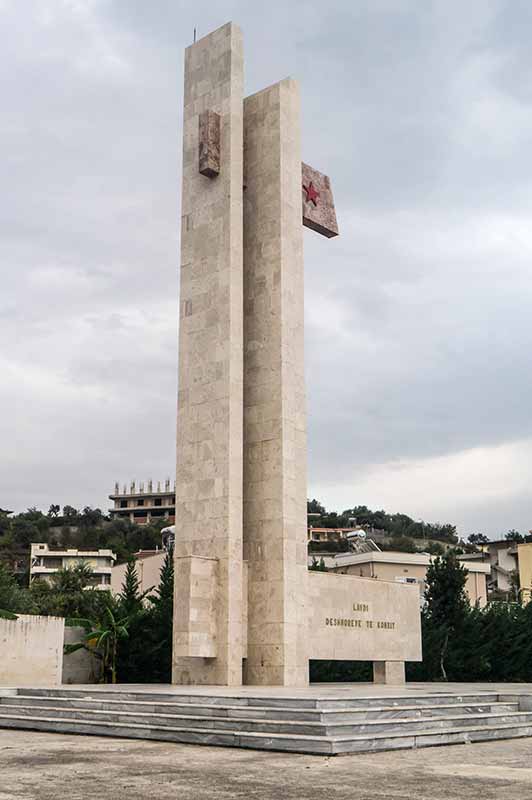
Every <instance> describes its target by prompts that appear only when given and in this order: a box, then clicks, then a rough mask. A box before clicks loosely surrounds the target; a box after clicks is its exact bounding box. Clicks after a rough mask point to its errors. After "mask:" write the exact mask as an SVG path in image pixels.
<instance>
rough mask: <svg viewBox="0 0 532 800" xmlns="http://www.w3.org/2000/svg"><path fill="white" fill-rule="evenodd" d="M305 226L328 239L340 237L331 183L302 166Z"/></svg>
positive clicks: (320, 174)
mask: <svg viewBox="0 0 532 800" xmlns="http://www.w3.org/2000/svg"><path fill="white" fill-rule="evenodd" d="M301 178H302V180H301V192H302V199H303V225H305V226H306V227H307V228H312V230H313V231H316V232H317V233H321V234H322V235H323V236H326V237H327V238H328V239H331V238H332V237H333V236H338V222H337V221H336V211H335V209H334V199H333V195H332V191H331V181H330V180H329V177H328V176H327V175H323V173H321V172H318V170H317V169H313V168H312V167H309V165H308V164H301Z"/></svg>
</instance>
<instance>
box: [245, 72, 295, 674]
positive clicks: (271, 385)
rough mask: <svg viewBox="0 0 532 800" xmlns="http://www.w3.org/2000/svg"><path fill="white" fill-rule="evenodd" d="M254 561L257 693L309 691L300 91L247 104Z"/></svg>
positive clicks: (248, 442)
mask: <svg viewBox="0 0 532 800" xmlns="http://www.w3.org/2000/svg"><path fill="white" fill-rule="evenodd" d="M244 175H245V188H244V557H245V558H246V559H247V562H248V646H247V652H248V656H247V659H246V663H245V671H244V675H245V682H246V683H248V684H262V685H272V686H273V685H282V686H303V685H306V684H307V683H308V654H307V635H306V634H307V619H306V614H305V603H306V594H307V531H306V497H307V495H306V424H305V380H304V357H303V356H304V354H303V227H302V224H301V202H302V201H301V152H300V123H299V90H298V86H297V84H296V82H295V81H293V80H291V79H287V80H284V81H282V82H281V83H278V84H275V85H274V86H271V87H270V88H268V89H265V90H263V91H261V92H258V93H257V94H254V95H252V96H251V97H247V98H246V99H245V100H244Z"/></svg>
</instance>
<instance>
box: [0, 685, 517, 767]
mask: <svg viewBox="0 0 532 800" xmlns="http://www.w3.org/2000/svg"><path fill="white" fill-rule="evenodd" d="M164 688H165V687H161V689H160V690H159V688H158V687H149V688H148V687H147V688H146V690H144V691H143V690H142V688H140V687H139V688H137V687H131V688H128V687H126V686H122V687H116V688H114V687H101V688H100V687H92V688H89V687H87V688H77V689H74V688H59V689H57V688H56V689H42V688H41V689H30V688H24V689H22V688H21V689H0V728H17V729H24V730H29V731H50V732H57V733H75V734H82V735H95V736H112V737H122V738H134V739H150V740H156V741H166V742H181V743H190V744H201V745H218V746H222V747H244V748H251V749H257V750H279V751H289V752H297V753H309V754H316V755H340V754H342V753H344V754H345V753H363V752H373V751H378V750H396V749H406V748H418V747H429V746H434V745H445V744H463V743H471V742H482V741H489V740H494V739H508V738H516V737H527V736H532V711H531V710H530V695H528V696H527V695H526V694H524V692H526V689H524V690H523V695H521V694H510V693H508V694H501V693H500V692H499V691H481V690H479V691H472V692H469V693H459V692H458V691H456V692H453V691H443V692H437V693H436V692H434V691H432V692H431V691H430V690H428V689H427V690H425V691H418V692H415V691H409V692H406V691H403V692H400V691H397V692H396V693H391V692H392V690H391V689H388V690H387V691H388V693H380V694H377V693H375V692H376V690H375V689H370V688H369V687H367V688H366V689H365V690H364V692H362V693H360V694H358V696H357V689H355V688H353V690H352V691H349V687H343V688H341V689H339V690H338V692H335V691H334V690H333V689H331V688H330V687H327V688H321V687H319V686H315V687H310V689H309V690H306V691H305V692H303V691H301V692H298V693H294V695H293V696H291V695H290V693H287V692H278V693H277V694H276V692H275V689H274V688H272V689H270V690H269V691H268V692H267V693H266V692H261V693H254V692H252V691H250V692H245V693H244V692H243V693H238V692H236V691H235V692H234V693H228V692H225V693H223V694H221V693H220V692H219V691H216V690H213V692H212V693H209V689H208V687H205V688H204V689H203V690H202V691H201V692H192V691H180V690H178V689H177V687H176V689H175V691H171V690H170V689H169V690H168V691H165V690H164ZM249 688H250V689H251V687H249ZM180 689H182V687H180ZM368 691H370V692H373V693H370V694H368V693H367V692H368Z"/></svg>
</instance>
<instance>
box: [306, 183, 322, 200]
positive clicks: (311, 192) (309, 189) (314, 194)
mask: <svg viewBox="0 0 532 800" xmlns="http://www.w3.org/2000/svg"><path fill="white" fill-rule="evenodd" d="M303 189H304V190H305V192H306V193H307V203H308V202H309V201H310V202H312V203H314V205H315V206H317V205H318V198H319V196H320V193H319V192H318V190H317V189H316V188H315V186H314V184H313V183H312V181H310V183H309V185H308V186H305V184H303Z"/></svg>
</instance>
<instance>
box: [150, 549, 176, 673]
mask: <svg viewBox="0 0 532 800" xmlns="http://www.w3.org/2000/svg"><path fill="white" fill-rule="evenodd" d="M150 602H151V604H152V609H153V611H152V614H153V616H152V637H153V645H152V655H153V664H154V679H155V680H156V681H159V682H161V683H170V681H171V679H172V624H173V618H174V560H173V557H172V553H171V552H168V553H167V554H166V556H165V559H164V562H163V565H162V567H161V574H160V579H159V586H158V587H157V589H156V591H155V593H154V594H153V595H152V596H151V597H150Z"/></svg>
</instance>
